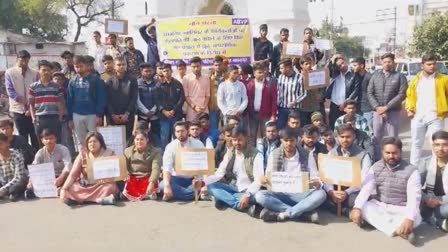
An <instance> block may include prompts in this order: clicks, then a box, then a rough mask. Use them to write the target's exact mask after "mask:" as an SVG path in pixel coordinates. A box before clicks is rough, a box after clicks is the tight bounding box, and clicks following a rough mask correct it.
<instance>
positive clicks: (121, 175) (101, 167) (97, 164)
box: [87, 155, 128, 184]
mask: <svg viewBox="0 0 448 252" xmlns="http://www.w3.org/2000/svg"><path fill="white" fill-rule="evenodd" d="M127 176H128V171H127V168H126V159H125V157H124V156H122V155H120V156H110V157H102V158H96V159H94V160H89V161H88V162H87V179H88V180H89V183H90V184H96V183H98V182H100V181H105V182H112V181H122V180H124V179H125V178H126V177H127Z"/></svg>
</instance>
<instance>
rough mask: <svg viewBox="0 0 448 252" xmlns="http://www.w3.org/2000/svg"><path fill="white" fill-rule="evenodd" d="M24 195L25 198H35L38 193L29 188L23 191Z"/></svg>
mask: <svg viewBox="0 0 448 252" xmlns="http://www.w3.org/2000/svg"><path fill="white" fill-rule="evenodd" d="M23 197H24V198H25V199H35V198H36V194H34V192H33V191H32V190H29V189H27V190H25V192H24V193H23Z"/></svg>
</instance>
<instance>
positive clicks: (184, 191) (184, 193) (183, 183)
mask: <svg viewBox="0 0 448 252" xmlns="http://www.w3.org/2000/svg"><path fill="white" fill-rule="evenodd" d="M192 183H193V178H190V177H178V176H171V190H173V200H179V201H191V200H194V188H193V184H192ZM164 186H165V183H164V182H163V181H162V182H161V183H160V185H159V187H160V190H161V192H162V193H163V189H164Z"/></svg>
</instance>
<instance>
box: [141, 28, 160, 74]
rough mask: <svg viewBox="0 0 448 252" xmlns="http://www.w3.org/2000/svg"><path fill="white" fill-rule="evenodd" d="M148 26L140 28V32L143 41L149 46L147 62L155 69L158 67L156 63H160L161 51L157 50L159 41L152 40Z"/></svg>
mask: <svg viewBox="0 0 448 252" xmlns="http://www.w3.org/2000/svg"><path fill="white" fill-rule="evenodd" d="M147 28H148V26H147V25H144V26H142V27H140V29H139V32H140V35H141V36H142V38H143V40H145V42H146V43H147V44H148V53H147V54H146V62H148V63H149V64H151V65H152V66H153V67H155V66H156V63H157V62H159V61H160V57H159V50H158V49H157V41H156V40H154V39H153V38H151V37H150V36H149V35H148V33H147V32H146V29H147Z"/></svg>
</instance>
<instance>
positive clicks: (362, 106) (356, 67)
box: [352, 58, 373, 132]
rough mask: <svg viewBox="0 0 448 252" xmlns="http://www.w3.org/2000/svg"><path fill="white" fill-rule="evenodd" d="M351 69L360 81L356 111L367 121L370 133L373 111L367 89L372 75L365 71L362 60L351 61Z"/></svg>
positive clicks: (364, 64)
mask: <svg viewBox="0 0 448 252" xmlns="http://www.w3.org/2000/svg"><path fill="white" fill-rule="evenodd" d="M352 69H353V72H354V73H355V74H358V75H359V77H360V78H362V81H361V92H360V93H359V97H358V107H359V109H358V111H360V112H361V115H362V116H363V117H364V118H365V119H366V120H367V123H368V125H369V128H370V132H373V124H372V122H373V109H372V106H370V103H369V100H368V98H367V87H368V86H369V82H370V78H371V77H372V75H371V74H370V73H369V72H368V71H366V60H365V59H364V58H356V59H354V60H353V61H352Z"/></svg>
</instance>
